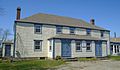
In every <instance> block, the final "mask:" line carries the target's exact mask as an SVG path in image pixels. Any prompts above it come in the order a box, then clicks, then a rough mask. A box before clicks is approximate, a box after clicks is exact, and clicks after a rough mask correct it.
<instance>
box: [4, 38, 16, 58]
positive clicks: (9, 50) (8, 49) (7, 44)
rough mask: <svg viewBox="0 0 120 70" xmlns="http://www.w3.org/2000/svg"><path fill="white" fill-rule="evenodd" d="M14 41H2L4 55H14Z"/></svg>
mask: <svg viewBox="0 0 120 70" xmlns="http://www.w3.org/2000/svg"><path fill="white" fill-rule="evenodd" d="M13 48H14V43H13V40H7V41H4V42H3V43H2V57H11V56H13Z"/></svg>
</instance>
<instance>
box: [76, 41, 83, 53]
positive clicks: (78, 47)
mask: <svg viewBox="0 0 120 70" xmlns="http://www.w3.org/2000/svg"><path fill="white" fill-rule="evenodd" d="M76 51H82V46H81V42H80V41H76Z"/></svg>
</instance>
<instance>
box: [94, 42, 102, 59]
mask: <svg viewBox="0 0 120 70" xmlns="http://www.w3.org/2000/svg"><path fill="white" fill-rule="evenodd" d="M95 55H96V57H102V43H101V42H100V41H98V42H96V46H95Z"/></svg>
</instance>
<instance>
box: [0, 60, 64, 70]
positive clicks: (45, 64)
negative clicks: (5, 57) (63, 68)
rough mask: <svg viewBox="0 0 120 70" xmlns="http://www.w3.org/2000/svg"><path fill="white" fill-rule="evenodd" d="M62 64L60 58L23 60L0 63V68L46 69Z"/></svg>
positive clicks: (6, 69) (15, 69)
mask: <svg viewBox="0 0 120 70" xmlns="http://www.w3.org/2000/svg"><path fill="white" fill-rule="evenodd" d="M61 64H64V61H61V60H24V61H16V62H13V63H7V62H5V63H0V70H46V69H48V68H52V67H54V66H58V65H61Z"/></svg>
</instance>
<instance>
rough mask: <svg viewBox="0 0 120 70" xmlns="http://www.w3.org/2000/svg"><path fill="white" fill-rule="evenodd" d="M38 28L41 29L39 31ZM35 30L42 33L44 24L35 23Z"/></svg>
mask: <svg viewBox="0 0 120 70" xmlns="http://www.w3.org/2000/svg"><path fill="white" fill-rule="evenodd" d="M37 30H39V31H37ZM34 32H35V33H39V34H42V25H39V24H35V25H34Z"/></svg>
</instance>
